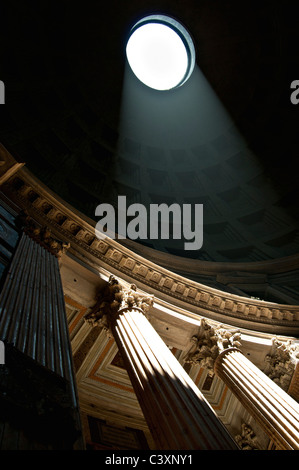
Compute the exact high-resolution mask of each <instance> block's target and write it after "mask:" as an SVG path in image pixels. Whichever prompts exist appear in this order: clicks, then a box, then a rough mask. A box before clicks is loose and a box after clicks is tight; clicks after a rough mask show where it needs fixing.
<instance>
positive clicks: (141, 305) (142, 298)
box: [84, 276, 154, 336]
mask: <svg viewBox="0 0 299 470" xmlns="http://www.w3.org/2000/svg"><path fill="white" fill-rule="evenodd" d="M153 303H154V296H153V295H141V294H140V293H138V292H137V288H136V285H135V284H131V286H130V287H129V288H125V287H124V286H123V285H122V284H121V283H120V282H119V280H118V279H116V278H115V277H114V276H110V278H109V282H108V284H107V285H106V287H105V289H104V290H102V291H101V292H100V293H99V295H98V298H97V301H96V303H95V305H94V306H93V307H92V309H91V310H90V311H89V312H88V313H87V314H86V315H85V318H84V319H85V321H86V322H88V323H90V324H91V325H93V326H101V327H102V328H104V329H105V330H106V331H107V333H108V335H109V336H111V335H112V333H111V330H110V323H111V320H112V319H113V318H115V317H116V316H117V315H119V314H121V313H122V312H124V311H125V310H133V309H137V310H141V311H142V313H144V314H145V315H147V313H148V311H149V309H150V307H151V306H152V305H153Z"/></svg>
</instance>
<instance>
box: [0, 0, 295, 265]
mask: <svg viewBox="0 0 299 470" xmlns="http://www.w3.org/2000/svg"><path fill="white" fill-rule="evenodd" d="M153 13H162V14H167V15H170V16H173V17H175V18H176V19H177V20H178V21H181V22H182V23H183V24H184V25H185V26H186V27H187V29H188V30H189V31H190V33H191V35H192V37H193V39H194V43H195V47H196V54H197V61H196V62H197V69H196V71H195V73H194V74H193V76H192V77H191V79H190V81H189V82H188V83H187V84H186V85H185V86H184V87H182V88H181V89H179V90H173V91H171V92H167V93H166V94H163V93H162V94H161V92H156V91H154V90H150V89H147V88H146V87H144V86H143V85H142V84H140V83H139V82H138V81H137V79H135V77H134V76H133V75H132V74H131V73H130V71H127V72H126V70H127V69H126V57H125V44H126V39H127V37H128V34H129V31H130V28H131V27H132V26H133V25H134V23H135V22H136V21H137V20H138V19H139V18H140V17H142V16H144V15H147V14H153ZM0 35H1V40H0V79H1V80H2V81H3V82H4V83H5V91H6V103H5V105H2V106H1V107H0V141H1V143H2V144H3V145H5V146H6V148H7V149H8V150H9V151H10V152H11V153H12V155H13V156H14V157H15V158H16V159H17V160H19V161H23V162H25V163H26V167H27V168H28V169H29V170H30V171H32V172H33V173H34V174H35V175H36V176H37V177H38V178H39V179H40V180H41V181H42V182H44V183H45V184H47V185H48V186H49V187H50V188H51V189H52V190H53V191H54V192H56V193H57V194H58V195H60V196H61V197H62V198H63V199H64V200H65V201H67V202H68V203H70V204H72V205H73V206H74V207H76V208H77V209H78V210H79V211H81V212H82V213H84V214H85V215H87V216H88V217H90V218H92V219H93V220H95V215H94V211H95V208H96V206H97V205H98V204H100V203H101V202H110V203H111V204H114V205H115V204H116V202H117V195H118V194H119V195H126V196H127V201H128V204H131V203H134V202H140V203H142V204H144V205H145V206H146V207H149V204H151V203H161V202H165V203H168V204H170V203H172V202H178V203H180V204H182V203H192V204H194V203H202V204H203V205H204V245H203V247H202V249H201V250H198V251H189V252H186V251H184V250H183V249H182V244H181V243H174V242H173V241H172V240H170V241H167V240H157V241H152V240H148V241H147V242H146V244H147V245H148V246H151V247H153V248H156V249H158V250H162V251H164V252H167V253H169V254H176V255H179V256H189V257H193V258H197V259H203V260H212V261H213V260H214V261H258V260H265V259H273V258H279V257H282V256H290V255H293V254H295V253H298V245H299V236H298V195H299V190H298V129H299V105H298V106H295V105H292V104H291V101H290V95H291V89H290V85H291V82H292V81H293V80H296V79H299V68H298V65H299V59H298V44H299V42H298V39H299V38H298V15H297V9H296V2H290V1H287V2H285V1H284V2H282V1H277V0H274V1H259V2H252V1H247V0H242V1H240V0H238V1H237V0H231V1H223V0H202V1H198V0H184V1H167V0H160V1H147V0H141V1H115V0H112V1H109V2H96V1H85V2H76V3H74V2H71V1H66V0H60V1H59V2H54V1H40V2H24V1H15V0H12V1H9V2H6V3H5V4H4V5H2V11H1V32H0ZM125 72H126V73H125ZM199 76H200V77H201V79H199ZM200 80H201V83H205V82H204V81H203V80H206V84H208V85H209V86H210V87H211V90H213V93H215V96H216V97H217V100H219V103H221V104H222V106H223V107H224V109H225V111H226V112H227V113H228V115H229V116H230V119H231V121H232V125H231V126H227V127H226V128H224V129H223V131H221V132H219V129H220V128H221V126H220V127H217V125H218V124H217V122H218V121H217V119H218V118H219V114H218V111H217V107H214V105H211V107H210V105H209V99H208V98H207V95H206V94H205V93H201V90H203V89H205V88H204V87H203V88H200V86H199V83H200ZM124 103H125V111H126V112H125V113H124V114H122V113H123V108H122V104H124ZM212 111H213V112H212ZM213 113H214V114H213ZM121 115H123V116H124V125H120V122H121V121H120V116H121ZM128 115H129V116H130V126H129V128H127V127H126V126H127V125H128V122H129V121H128V120H127V121H126V119H127V117H126V116H128ZM207 116H208V117H207ZM206 117H207V118H206ZM156 118H157V119H156ZM220 121H221V119H220ZM214 123H215V132H214V133H213V132H212V131H213V126H214ZM134 126H136V127H134ZM142 126H143V128H142ZM177 130H178V132H176V131H177ZM238 133H239V134H240V136H241V137H242V139H243V140H242V141H241V140H240V136H239V135H238ZM237 135H238V137H236V136H237Z"/></svg>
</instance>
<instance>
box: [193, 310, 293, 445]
mask: <svg viewBox="0 0 299 470" xmlns="http://www.w3.org/2000/svg"><path fill="white" fill-rule="evenodd" d="M192 343H193V345H192V347H191V348H190V351H189V352H188V353H187V354H186V357H185V362H189V363H193V364H200V365H201V366H202V367H205V368H207V369H208V371H209V373H210V374H214V373H216V375H218V377H220V378H221V379H222V380H223V382H224V383H225V384H226V385H227V386H228V388H229V389H230V390H231V391H232V392H233V393H234V394H235V396H236V397H237V398H238V400H239V401H240V402H241V403H242V405H243V406H244V407H245V408H246V409H247V410H248V412H249V413H250V414H251V415H252V416H253V417H254V418H255V420H256V421H257V422H258V423H259V425H260V427H261V428H262V429H263V430H264V431H265V433H266V434H267V435H268V436H269V437H270V438H271V439H272V440H273V442H274V443H275V444H276V446H277V448H278V449H284V450H286V449H288V450H291V449H299V405H298V403H297V402H296V401H295V400H293V398H291V397H290V396H289V395H288V394H287V393H286V392H285V391H284V390H283V389H282V388H281V387H279V386H278V385H277V384H276V383H275V382H274V381H273V380H271V379H270V378H269V377H268V376H267V375H266V374H265V373H264V372H262V371H261V370H260V369H259V368H258V367H256V366H255V365H254V364H253V363H252V362H251V361H249V360H248V359H247V357H245V356H244V354H243V353H242V352H241V347H242V344H241V334H240V332H239V330H236V329H234V330H233V329H231V330H229V329H228V328H227V327H224V326H223V325H218V326H212V325H210V324H209V322H207V321H206V320H205V319H202V320H201V323H200V328H199V332H198V335H197V336H193V338H192Z"/></svg>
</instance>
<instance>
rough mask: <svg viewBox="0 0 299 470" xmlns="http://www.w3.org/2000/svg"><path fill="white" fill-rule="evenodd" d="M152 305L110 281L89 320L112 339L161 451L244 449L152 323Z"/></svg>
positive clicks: (151, 300)
mask: <svg viewBox="0 0 299 470" xmlns="http://www.w3.org/2000/svg"><path fill="white" fill-rule="evenodd" d="M152 302H153V299H152V298H151V297H148V296H141V295H139V294H137V292H136V287H135V286H134V285H133V286H131V288H130V289H128V290H124V289H123V287H122V286H121V285H120V284H119V282H118V281H117V280H115V279H114V278H111V279H110V283H109V286H108V289H107V292H106V296H105V295H103V297H101V298H100V299H99V302H98V304H97V305H96V306H95V308H94V309H93V310H92V311H91V312H90V313H89V314H88V316H87V318H86V320H87V321H89V322H91V323H93V324H101V325H102V326H104V327H106V328H107V330H108V331H110V333H111V334H113V337H114V338H115V341H116V343H117V345H118V348H119V351H120V353H121V354H122V357H123V360H124V362H125V364H126V367H127V371H128V374H129V377H130V379H131V382H132V385H133V388H134V390H135V392H136V396H137V398H138V400H139V403H140V406H141V409H142V411H143V413H144V417H145V419H146V421H147V423H148V426H149V429H150V431H151V433H152V436H153V438H154V440H155V443H156V446H157V448H158V449H160V450H168V449H171V450H183V449H185V450H186V449H188V450H191V449H205V450H220V449H232V450H237V449H239V447H238V446H237V444H236V443H235V441H234V440H233V438H232V437H231V436H230V434H229V433H228V431H227V430H226V428H225V427H224V426H223V424H222V423H221V421H220V420H219V419H218V417H217V415H216V413H215V412H214V410H213V409H212V408H211V406H210V405H209V404H208V402H207V401H206V400H205V398H204V397H203V395H202V394H201V392H200V391H199V390H198V388H197V387H196V385H195V384H194V382H193V381H192V379H191V378H190V377H189V375H188V374H187V373H186V371H185V370H184V369H183V367H182V366H181V365H180V363H179V362H178V361H177V359H176V358H175V357H174V355H173V354H172V353H171V351H170V350H169V348H168V347H167V346H166V345H165V343H164V342H163V340H162V339H161V338H160V336H159V335H158V334H157V332H156V331H155V329H154V328H153V327H152V325H151V323H150V321H149V319H148V318H147V312H148V310H149V308H150V307H151V305H152Z"/></svg>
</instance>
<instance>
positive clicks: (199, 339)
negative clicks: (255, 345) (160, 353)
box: [185, 319, 241, 375]
mask: <svg viewBox="0 0 299 470" xmlns="http://www.w3.org/2000/svg"><path fill="white" fill-rule="evenodd" d="M240 339H241V333H240V332H239V330H228V329H227V328H225V327H224V326H223V325H219V326H217V327H212V326H211V325H210V324H209V323H208V322H207V321H206V320H205V319H202V320H201V322H200V328H199V332H198V334H197V336H193V337H192V338H191V341H192V343H193V345H192V347H191V348H190V350H189V352H188V353H187V355H186V356H185V362H186V363H190V364H200V365H201V366H202V367H205V368H206V369H208V372H209V374H211V375H213V374H214V364H215V361H216V359H217V357H218V356H219V354H221V353H222V352H223V351H224V350H225V349H228V348H240V347H241V342H240Z"/></svg>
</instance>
